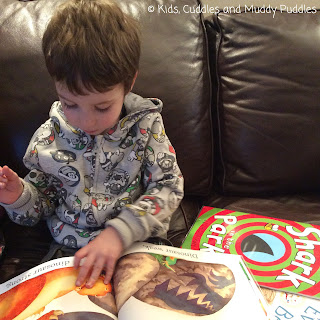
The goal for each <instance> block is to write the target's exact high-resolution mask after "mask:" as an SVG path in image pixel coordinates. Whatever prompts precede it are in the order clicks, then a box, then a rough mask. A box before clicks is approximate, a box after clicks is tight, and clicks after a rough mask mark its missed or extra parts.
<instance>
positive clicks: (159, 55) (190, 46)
mask: <svg viewBox="0 0 320 320" xmlns="http://www.w3.org/2000/svg"><path fill="white" fill-rule="evenodd" d="M61 2H63V1H61V0H52V1H31V2H21V1H17V0H3V1H2V2H1V14H0V28H1V42H0V64H1V68H0V79H1V90H0V104H1V109H0V136H1V138H2V143H3V144H2V150H5V151H6V152H2V153H1V155H0V162H1V163H2V164H3V163H5V164H8V165H11V167H12V168H13V169H15V170H17V171H18V173H20V175H24V174H26V171H25V170H24V168H23V165H22V161H21V160H22V157H23V155H24V152H25V150H26V147H27V145H28V142H29V140H30V138H31V136H32V134H33V133H34V131H35V130H36V129H37V128H38V127H39V125H40V124H41V123H43V122H44V121H45V120H46V119H47V117H48V112H49V108H50V105H51V103H52V102H53V101H54V100H56V99H57V96H56V93H55V90H54V86H53V83H52V81H51V79H50V77H49V75H48V74H47V71H46V68H45V65H44V59H43V57H42V53H41V37H42V33H43V31H44V29H45V26H46V23H47V21H48V19H49V18H50V16H51V14H52V12H53V11H54V8H55V7H56V6H57V5H58V4H59V3H61ZM119 4H120V6H121V8H122V9H123V10H124V11H125V12H128V13H130V14H132V15H133V16H135V17H136V18H137V19H138V20H139V21H140V22H141V26H142V56H141V63H140V71H139V76H138V79H137V82H136V85H135V87H134V89H133V91H134V92H136V93H138V94H140V95H142V96H145V97H154V96H156V97H158V98H160V99H162V100H163V102H164V110H163V112H162V114H163V118H164V123H165V127H166V132H167V134H168V136H169V138H170V140H171V142H172V144H173V146H174V147H175V149H176V152H177V157H178V163H179V165H180V167H181V170H182V173H183V175H184V177H185V190H186V194H192V195H204V194H207V193H208V192H209V190H210V186H211V181H212V162H213V160H212V157H213V156H212V155H213V150H212V123H211V117H210V103H211V102H210V79H209V66H208V62H207V60H208V59H207V46H206V37H205V33H204V27H203V23H202V21H201V20H200V19H199V14H197V13H195V12H194V13H189V12H184V11H183V7H184V6H187V7H188V8H191V7H193V6H197V5H198V2H197V1H196V0H183V1H181V0H179V1H178V0H176V1H170V4H168V5H167V7H168V8H169V6H170V5H171V6H172V7H176V6H177V7H178V8H179V9H180V12H181V13H180V14H170V13H165V12H164V10H165V7H164V6H163V2H162V1H160V0H145V1H138V0H124V1H119ZM151 6H152V7H153V8H154V11H153V12H149V11H151V10H150V9H149V11H148V8H151ZM187 7H186V8H187ZM168 8H167V9H168Z"/></svg>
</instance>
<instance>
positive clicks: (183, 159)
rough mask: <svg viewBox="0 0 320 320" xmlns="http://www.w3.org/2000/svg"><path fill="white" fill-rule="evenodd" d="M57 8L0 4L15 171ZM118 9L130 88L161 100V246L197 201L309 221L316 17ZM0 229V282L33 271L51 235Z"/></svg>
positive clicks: (33, 118) (318, 39)
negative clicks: (164, 160) (136, 33)
mask: <svg viewBox="0 0 320 320" xmlns="http://www.w3.org/2000/svg"><path fill="white" fill-rule="evenodd" d="M62 1H63V0H51V1H45V0H36V1H30V2H20V1H16V0H2V1H1V4H0V9H1V10H0V39H1V40H0V135H1V149H2V151H1V153H0V165H4V164H8V165H10V166H11V167H12V168H13V169H15V170H16V171H17V172H18V173H19V174H20V175H21V176H23V175H25V174H26V170H25V168H24V167H23V164H22V161H21V160H22V157H23V155H24V152H25V149H26V147H27V144H28V142H29V140H30V138H31V136H32V134H33V132H34V131H35V130H36V128H37V127H38V126H39V125H40V124H41V123H42V122H43V121H45V120H46V119H47V117H48V110H49V107H50V105H51V103H52V102H53V101H54V100H55V99H57V96H56V93H55V90H54V86H53V83H52V81H51V79H50V77H49V75H48V74H47V71H46V69H45V65H44V61H43V58H42V54H41V35H42V33H43V31H44V28H45V25H46V22H47V21H48V19H49V18H50V15H51V13H52V11H53V10H54V8H55V7H56V6H57V5H58V4H59V3H61V2H62ZM119 3H120V5H121V7H122V8H123V10H125V11H126V12H129V13H130V14H132V15H134V16H135V17H136V18H137V19H138V20H139V21H140V22H141V26H142V39H143V44H142V58H141V64H140V72H139V77H138V80H137V82H136V85H135V87H134V90H133V91H134V92H136V93H138V94H140V95H142V96H146V97H151V96H156V97H159V98H160V99H162V100H163V102H164V110H163V118H164V122H165V127H166V131H167V134H168V136H169V137H170V140H171V141H172V144H173V145H174V147H175V149H176V152H177V157H178V162H179V165H180V167H181V170H182V172H183V174H184V177H185V197H184V199H183V201H182V203H181V205H180V207H179V209H178V210H177V211H176V212H175V214H174V215H173V217H172V221H171V225H170V230H169V232H168V237H169V239H170V240H171V241H172V243H173V244H174V245H176V246H179V245H180V244H181V242H182V241H183V239H184V237H185V234H186V233H187V231H188V229H189V228H190V226H191V225H192V223H193V221H194V219H195V218H196V216H197V213H198V211H199V210H200V208H201V206H202V205H209V206H216V207H220V208H229V209H235V210H240V211H246V212H252V213H258V214H264V215H270V216H273V217H280V218H286V219H293V220H299V221H306V222H311V223H319V221H320V199H319V196H320V193H319V189H320V170H319V168H320V110H319V109H320V80H319V72H320V59H319V58H318V56H319V53H320V52H319V51H320V49H319V48H320V33H319V28H320V14H319V13H318V12H317V13H315V14H313V13H301V14H288V13H280V11H278V12H277V13H276V14H275V16H274V17H273V16H272V14H255V13H250V12H242V13H241V14H225V13H223V12H220V13H219V14H217V15H213V16H209V17H208V18H207V19H206V20H204V18H203V16H202V15H201V14H199V13H198V11H199V9H198V10H197V9H196V8H202V7H201V4H200V3H199V2H198V1H195V0H176V1H167V2H166V1H160V0H142V1H141V0H125V1H119ZM164 3H168V4H167V5H165V4H164ZM199 5H200V7H199ZM169 8H171V9H177V10H178V11H179V12H178V13H175V14H174V13H170V11H176V10H170V9H169ZM202 11H203V10H202ZM0 226H1V229H2V230H3V232H4V236H5V240H6V249H5V251H4V254H3V256H2V258H1V260H0V270H1V271H0V282H3V281H5V280H6V279H8V278H10V277H13V276H15V275H17V274H19V273H21V272H23V271H25V270H26V269H28V268H31V267H33V266H34V265H36V264H38V263H39V262H40V261H41V259H42V257H43V256H44V255H45V254H46V252H47V250H48V248H49V245H50V242H51V236H50V235H49V232H48V230H47V227H46V225H45V223H44V222H43V223H40V224H38V225H37V226H36V227H32V228H29V227H22V226H19V225H16V224H14V223H12V222H11V221H10V220H9V219H8V218H7V216H6V215H4V217H2V220H1V222H0Z"/></svg>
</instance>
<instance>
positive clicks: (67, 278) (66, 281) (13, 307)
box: [0, 267, 112, 320]
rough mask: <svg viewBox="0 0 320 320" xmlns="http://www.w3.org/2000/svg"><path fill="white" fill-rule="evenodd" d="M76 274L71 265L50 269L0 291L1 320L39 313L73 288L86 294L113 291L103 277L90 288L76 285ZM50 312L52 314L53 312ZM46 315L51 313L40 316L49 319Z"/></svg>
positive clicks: (95, 294) (92, 294)
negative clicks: (3, 291) (0, 293)
mask: <svg viewBox="0 0 320 320" xmlns="http://www.w3.org/2000/svg"><path fill="white" fill-rule="evenodd" d="M77 274H78V270H76V269H75V268H73V267H69V268H62V269H57V270H53V271H50V272H47V273H45V274H42V275H39V276H38V277H36V278H33V279H30V280H27V281H25V282H23V283H21V284H19V285H17V286H16V287H14V288H12V289H10V290H9V291H7V292H5V293H3V294H2V295H0V319H2V320H24V319H26V318H27V317H30V316H31V315H36V314H40V313H41V312H42V311H43V310H44V308H45V306H46V305H47V304H49V303H50V302H51V301H52V300H54V299H56V298H59V297H61V296H63V295H65V294H67V293H69V292H71V291H73V290H75V291H76V292H78V293H79V294H81V295H89V296H104V295H106V294H107V293H108V292H111V290H112V288H111V284H107V285H105V284H104V283H103V277H100V278H99V279H98V281H97V282H96V284H95V285H94V286H93V288H91V289H88V288H86V287H84V286H81V287H76V285H75V282H76V279H77ZM56 312H58V313H59V312H60V311H56ZM50 314H51V315H53V314H54V311H52V312H50ZM48 316H50V315H49V314H46V315H44V316H43V317H41V318H40V319H41V320H44V319H49V318H48Z"/></svg>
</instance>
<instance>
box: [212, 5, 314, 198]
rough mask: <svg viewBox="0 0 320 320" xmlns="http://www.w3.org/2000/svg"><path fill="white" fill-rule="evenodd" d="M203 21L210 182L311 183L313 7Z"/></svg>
mask: <svg viewBox="0 0 320 320" xmlns="http://www.w3.org/2000/svg"><path fill="white" fill-rule="evenodd" d="M208 21H209V23H208V24H207V26H208V30H209V40H210V41H209V42H210V49H209V52H210V56H211V60H212V63H211V65H212V78H213V92H214V99H213V111H214V119H215V130H216V132H215V137H216V139H215V142H217V148H216V149H215V150H216V159H215V165H216V167H217V176H216V177H217V179H216V180H215V181H216V188H217V190H219V191H220V192H222V193H223V194H233V195H249V196H255V195H261V194H281V193H298V192H307V191H316V190H319V189H320V78H319V77H320V59H319V56H320V32H319V30H320V11H319V10H318V11H317V12H314V10H313V12H311V13H299V14H289V13H284V12H282V13H281V12H280V11H277V12H276V13H275V14H273V13H270V14H268V13H265V14H258V13H252V12H244V11H243V12H242V13H240V14H226V13H223V12H221V13H219V14H218V15H216V16H213V17H210V18H208Z"/></svg>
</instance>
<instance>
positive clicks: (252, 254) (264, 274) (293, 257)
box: [182, 207, 320, 299]
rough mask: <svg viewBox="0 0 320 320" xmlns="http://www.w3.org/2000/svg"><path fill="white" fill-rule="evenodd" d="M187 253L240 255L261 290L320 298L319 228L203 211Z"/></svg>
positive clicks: (188, 241)
mask: <svg viewBox="0 0 320 320" xmlns="http://www.w3.org/2000/svg"><path fill="white" fill-rule="evenodd" d="M182 248H188V249H193V250H201V251H208V252H211V253H227V254H237V255H241V256H242V257H243V258H244V260H245V262H246V264H247V266H248V268H249V269H250V271H251V273H252V274H253V276H254V278H255V280H256V281H257V283H258V284H259V285H260V286H261V287H266V288H271V289H275V290H280V291H284V292H286V293H292V294H298V295H304V296H308V297H312V298H316V299H320V270H319V267H320V226H317V225H311V224H307V223H302V222H297V221H289V220H283V219H276V218H271V217H266V216H262V215H256V214H250V213H244V212H239V211H233V210H226V209H220V208H212V207H203V208H202V210H201V211H200V213H199V215H198V217H197V219H196V221H195V223H194V225H193V226H192V227H191V229H190V231H189V233H188V234H187V236H186V238H185V240H184V243H183V245H182Z"/></svg>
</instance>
